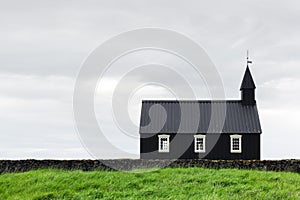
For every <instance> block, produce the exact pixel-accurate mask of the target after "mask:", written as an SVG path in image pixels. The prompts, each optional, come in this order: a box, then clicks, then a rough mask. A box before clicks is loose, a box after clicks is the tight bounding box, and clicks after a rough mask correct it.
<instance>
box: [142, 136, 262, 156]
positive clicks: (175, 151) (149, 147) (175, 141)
mask: <svg viewBox="0 0 300 200" xmlns="http://www.w3.org/2000/svg"><path fill="white" fill-rule="evenodd" d="M241 135H242V152H241V153H231V152H230V134H221V135H220V134H208V135H206V139H205V140H206V142H205V143H206V146H205V148H206V152H205V153H195V152H194V134H187V133H184V134H177V135H175V134H170V148H169V150H170V151H169V152H168V153H160V152H158V134H156V135H151V134H142V136H143V137H141V139H140V158H141V159H177V158H179V159H195V158H203V159H213V160H219V159H223V160H236V159H244V160H254V159H255V160H259V159H260V135H259V134H249V133H247V134H241ZM175 136H176V137H175Z"/></svg>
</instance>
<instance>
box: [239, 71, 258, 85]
mask: <svg viewBox="0 0 300 200" xmlns="http://www.w3.org/2000/svg"><path fill="white" fill-rule="evenodd" d="M255 88H256V86H255V84H254V81H253V78H252V75H251V73H250V69H249V67H248V65H247V68H246V71H245V75H244V78H243V81H242V85H241V88H240V90H243V89H255Z"/></svg>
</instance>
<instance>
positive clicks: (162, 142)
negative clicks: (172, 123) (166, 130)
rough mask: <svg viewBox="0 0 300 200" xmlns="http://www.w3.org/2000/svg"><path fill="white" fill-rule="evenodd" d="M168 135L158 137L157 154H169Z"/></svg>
mask: <svg viewBox="0 0 300 200" xmlns="http://www.w3.org/2000/svg"><path fill="white" fill-rule="evenodd" d="M169 137H170V136H169V135H159V136H158V152H169Z"/></svg>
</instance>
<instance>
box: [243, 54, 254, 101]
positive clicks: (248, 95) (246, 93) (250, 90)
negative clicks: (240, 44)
mask: <svg viewBox="0 0 300 200" xmlns="http://www.w3.org/2000/svg"><path fill="white" fill-rule="evenodd" d="M249 64H252V61H250V60H249V52H248V50H247V67H246V71H245V74H244V78H243V81H242V84H241V88H240V90H241V99H242V103H243V104H244V105H254V104H255V93H254V90H255V88H256V86H255V83H254V81H253V78H252V75H251V72H250V69H249V66H248V65H249Z"/></svg>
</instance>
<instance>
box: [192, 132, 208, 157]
mask: <svg viewBox="0 0 300 200" xmlns="http://www.w3.org/2000/svg"><path fill="white" fill-rule="evenodd" d="M205 137H206V135H194V151H195V153H205V146H206V145H205ZM197 139H203V149H197Z"/></svg>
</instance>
